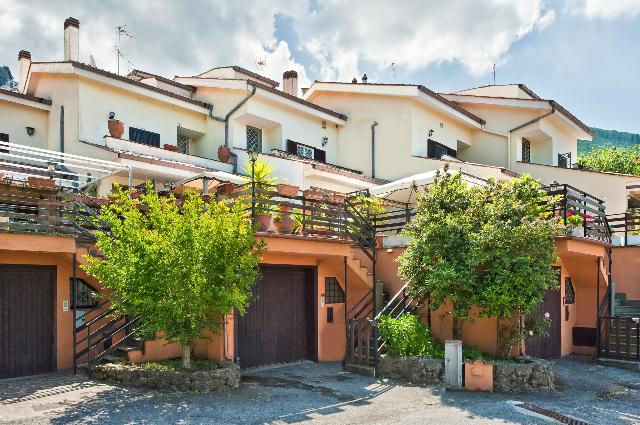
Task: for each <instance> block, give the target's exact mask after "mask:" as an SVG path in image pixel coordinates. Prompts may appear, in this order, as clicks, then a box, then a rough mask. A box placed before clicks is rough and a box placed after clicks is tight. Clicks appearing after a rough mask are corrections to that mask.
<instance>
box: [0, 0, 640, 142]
mask: <svg viewBox="0 0 640 425" xmlns="http://www.w3.org/2000/svg"><path fill="white" fill-rule="evenodd" d="M69 16H72V17H75V18H77V19H78V20H80V60H81V61H82V62H86V63H88V62H89V55H92V56H93V57H94V59H95V62H96V64H97V66H98V67H100V68H103V69H106V70H109V71H112V72H115V71H116V58H117V56H116V53H115V47H116V44H117V37H116V30H115V27H116V26H125V29H126V31H127V32H128V33H129V34H131V35H132V36H133V37H128V36H123V37H121V42H120V44H119V46H120V50H121V51H122V52H123V54H124V56H125V57H124V58H123V59H121V73H126V72H128V71H129V70H131V69H133V68H137V69H142V70H146V71H148V72H152V73H156V74H160V75H163V76H165V77H170V78H171V77H173V76H174V75H181V76H188V75H189V76H190V75H196V74H199V73H201V72H204V71H206V70H207V69H210V68H212V67H214V66H224V65H240V66H243V67H245V68H247V69H249V70H251V71H255V72H259V73H261V74H264V75H267V76H269V77H271V78H273V79H275V80H277V81H281V79H282V73H283V72H284V71H286V70H290V69H293V70H296V71H297V72H298V74H299V76H300V79H301V81H300V86H301V87H306V86H308V85H309V84H310V83H311V82H312V81H314V80H323V81H351V80H352V79H353V78H354V77H357V78H358V80H360V79H361V77H362V75H363V74H364V73H366V74H367V76H368V77H369V82H380V83H413V84H423V85H425V86H426V87H429V88H430V89H432V90H434V91H437V92H451V91H456V90H462V89H464V88H469V87H474V86H479V85H486V84H491V83H492V82H493V66H494V64H495V69H496V75H495V81H496V83H497V84H509V83H524V84H526V85H527V86H528V87H529V88H531V89H532V90H533V91H535V92H536V93H538V94H539V95H540V96H542V97H543V98H548V99H554V100H556V101H557V102H558V103H560V104H561V105H563V106H564V107H565V108H567V109H569V110H570V111H571V112H572V113H574V114H575V115H576V116H578V117H579V118H580V119H581V120H582V121H583V122H585V123H586V124H588V125H591V126H595V127H600V128H605V129H615V130H620V131H630V132H635V133H640V101H639V100H638V99H639V98H640V78H638V77H639V76H640V0H483V1H477V0H447V1H440V0H414V1H411V0H393V1H389V0H368V1H361V0H357V1H339V0H328V1H322V0H234V1H222V0H220V1H218V0H190V1H168V0H136V1H131V2H126V1H118V0H100V1H97V0H92V1H81V0H76V1H67V0H0V65H2V64H5V65H8V66H9V67H10V69H11V71H12V73H13V74H14V76H16V75H17V55H18V51H20V50H22V49H24V50H28V51H30V52H31V53H32V57H33V60H36V61H47V60H62V56H63V31H62V30H63V28H62V24H63V22H64V20H65V18H67V17H69Z"/></svg>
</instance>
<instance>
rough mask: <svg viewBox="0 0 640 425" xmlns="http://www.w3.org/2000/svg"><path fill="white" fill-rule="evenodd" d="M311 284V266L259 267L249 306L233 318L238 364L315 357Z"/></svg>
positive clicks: (289, 360) (290, 360) (252, 364)
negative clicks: (260, 273) (258, 274)
mask: <svg viewBox="0 0 640 425" xmlns="http://www.w3.org/2000/svg"><path fill="white" fill-rule="evenodd" d="M313 286H314V285H313V270H312V269H306V268H300V267H275V266H263V267H262V279H261V280H260V281H259V282H258V283H256V285H255V286H254V288H253V299H252V301H251V305H250V306H249V308H248V309H247V311H246V313H245V314H244V316H240V317H238V318H237V320H236V323H237V340H236V342H237V345H236V347H237V351H236V356H237V357H239V360H240V367H242V368H250V367H256V366H264V365H269V364H276V363H287V362H293V361H298V360H304V359H310V360H313V359H314V356H315V319H314V317H315V314H314V308H313V306H314V301H313Z"/></svg>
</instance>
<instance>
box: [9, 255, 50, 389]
mask: <svg viewBox="0 0 640 425" xmlns="http://www.w3.org/2000/svg"><path fill="white" fill-rule="evenodd" d="M55 276H56V271H55V267H44V266H21V265H15V266H13V265H10V266H9V265H0V378H12V377H15V376H23V375H32V374H37V373H45V372H51V371H52V370H54V368H55V366H54V365H55V357H54V352H55V350H54V339H53V329H54V312H53V309H54V288H55V287H54V283H55V279H56V277H55Z"/></svg>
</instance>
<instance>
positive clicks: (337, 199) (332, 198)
mask: <svg viewBox="0 0 640 425" xmlns="http://www.w3.org/2000/svg"><path fill="white" fill-rule="evenodd" d="M329 202H331V203H333V204H344V195H342V194H340V193H330V194H329Z"/></svg>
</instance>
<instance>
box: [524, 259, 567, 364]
mask: <svg viewBox="0 0 640 425" xmlns="http://www.w3.org/2000/svg"><path fill="white" fill-rule="evenodd" d="M559 280H560V270H558V281H559ZM560 300H561V297H560V289H553V290H548V291H547V292H546V293H545V295H544V300H542V302H541V303H540V304H538V307H537V308H536V311H535V312H534V313H535V314H537V315H539V316H543V315H544V314H545V313H549V314H550V315H551V325H550V326H549V334H548V335H547V336H545V337H539V338H531V339H529V340H527V341H526V343H525V352H526V354H527V355H528V356H532V357H539V358H543V359H548V358H551V357H560V352H561V339H560V338H561V325H562V307H561V305H560Z"/></svg>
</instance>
